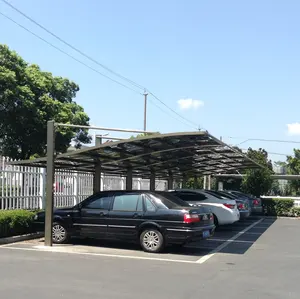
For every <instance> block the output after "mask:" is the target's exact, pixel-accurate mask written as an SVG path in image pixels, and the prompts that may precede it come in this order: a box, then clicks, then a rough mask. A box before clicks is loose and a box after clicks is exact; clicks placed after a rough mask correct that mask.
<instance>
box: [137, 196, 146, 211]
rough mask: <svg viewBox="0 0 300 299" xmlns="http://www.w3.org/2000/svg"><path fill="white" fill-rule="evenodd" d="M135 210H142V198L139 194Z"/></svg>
mask: <svg viewBox="0 0 300 299" xmlns="http://www.w3.org/2000/svg"><path fill="white" fill-rule="evenodd" d="M136 210H137V211H138V212H143V211H144V207H143V199H142V197H141V196H140V198H139V201H138V204H137V208H136Z"/></svg>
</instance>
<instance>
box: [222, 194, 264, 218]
mask: <svg viewBox="0 0 300 299" xmlns="http://www.w3.org/2000/svg"><path fill="white" fill-rule="evenodd" d="M226 192H229V193H231V194H234V195H238V196H241V197H244V198H248V199H249V203H250V207H251V210H252V212H253V213H256V214H261V213H262V212H263V207H262V202H261V199H260V198H258V197H255V196H253V195H251V194H245V193H242V192H240V191H235V190H226Z"/></svg>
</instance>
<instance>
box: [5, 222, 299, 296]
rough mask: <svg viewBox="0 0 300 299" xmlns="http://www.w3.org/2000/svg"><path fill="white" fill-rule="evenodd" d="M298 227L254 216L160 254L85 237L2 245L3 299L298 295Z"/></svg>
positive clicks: (297, 225)
mask: <svg viewBox="0 0 300 299" xmlns="http://www.w3.org/2000/svg"><path fill="white" fill-rule="evenodd" d="M299 229H300V221H299V220H291V219H277V220H276V219H271V218H259V217H251V218H250V219H248V220H246V221H242V222H238V223H236V224H234V225H231V226H226V227H221V228H220V229H218V230H217V231H216V233H215V235H214V237H213V238H211V239H210V240H206V241H201V242H197V243H193V244H190V245H188V246H186V247H184V248H181V249H176V250H175V249H173V248H169V249H167V250H166V252H164V253H162V254H149V253H144V252H143V251H141V250H140V249H139V247H138V246H135V245H131V244H124V243H122V244H120V243H116V242H100V241H86V240H75V241H74V242H72V244H68V245H63V246H54V247H53V248H50V249H49V248H45V247H43V243H42V242H41V240H34V241H27V242H20V243H15V244H10V245H5V246H1V247H0V265H1V268H0V291H1V298H16V299H17V298H31V299H35V298H41V297H43V298H45V299H47V298H67V299H68V298H73V299H77V298H85V299H86V298H96V297H99V296H100V295H101V297H102V298H133V299H135V298H141V297H142V298H153V297H155V298H168V297H172V298H185V299H186V298H192V297H193V298H194V297H195V296H197V297H200V296H209V297H210V298H219V297H220V298H233V299H237V298H241V297H243V298H299V293H300V286H299V284H298V279H297V277H298V273H299V268H300V251H299V248H300V238H299V237H298V232H299ZM2 296H3V297H2Z"/></svg>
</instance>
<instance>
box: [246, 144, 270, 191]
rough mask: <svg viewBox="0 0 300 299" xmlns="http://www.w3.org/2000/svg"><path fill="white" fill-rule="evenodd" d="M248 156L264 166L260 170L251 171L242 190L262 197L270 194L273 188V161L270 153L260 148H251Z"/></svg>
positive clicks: (247, 174)
mask: <svg viewBox="0 0 300 299" xmlns="http://www.w3.org/2000/svg"><path fill="white" fill-rule="evenodd" d="M247 156H248V157H249V158H250V159H252V160H254V161H256V162H257V163H258V164H260V165H261V166H262V168H259V169H249V170H247V171H246V177H245V178H244V179H243V182H242V190H243V191H244V192H246V193H250V194H253V195H255V196H260V195H263V194H266V193H268V192H269V190H270V189H271V187H272V178H271V174H272V161H271V160H269V159H268V153H267V152H266V151H265V150H264V149H262V148H260V149H259V150H253V149H252V148H249V149H248V151H247Z"/></svg>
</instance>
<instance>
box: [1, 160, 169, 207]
mask: <svg viewBox="0 0 300 299" xmlns="http://www.w3.org/2000/svg"><path fill="white" fill-rule="evenodd" d="M10 161H11V160H9V159H8V158H4V157H1V156H0V210H1V209H2V210H14V209H27V210H33V209H43V208H44V207H45V195H46V170H45V169H44V168H36V167H23V166H13V165H10V164H9V162H10ZM54 181H55V184H54V205H55V206H56V207H69V206H73V205H75V204H77V203H79V202H81V201H82V200H83V199H85V198H86V197H88V196H89V195H91V194H92V193H93V174H91V173H84V172H71V171H56V173H55V180H54ZM101 186H102V187H103V190H112V189H114V190H124V189H125V186H126V180H125V178H124V177H113V176H106V175H103V176H102V177H101ZM166 186H167V182H166V181H164V180H157V181H156V189H157V190H165V188H166ZM132 187H133V189H137V190H139V189H143V190H149V187H150V182H149V180H148V179H140V178H134V179H133V186H132Z"/></svg>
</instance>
